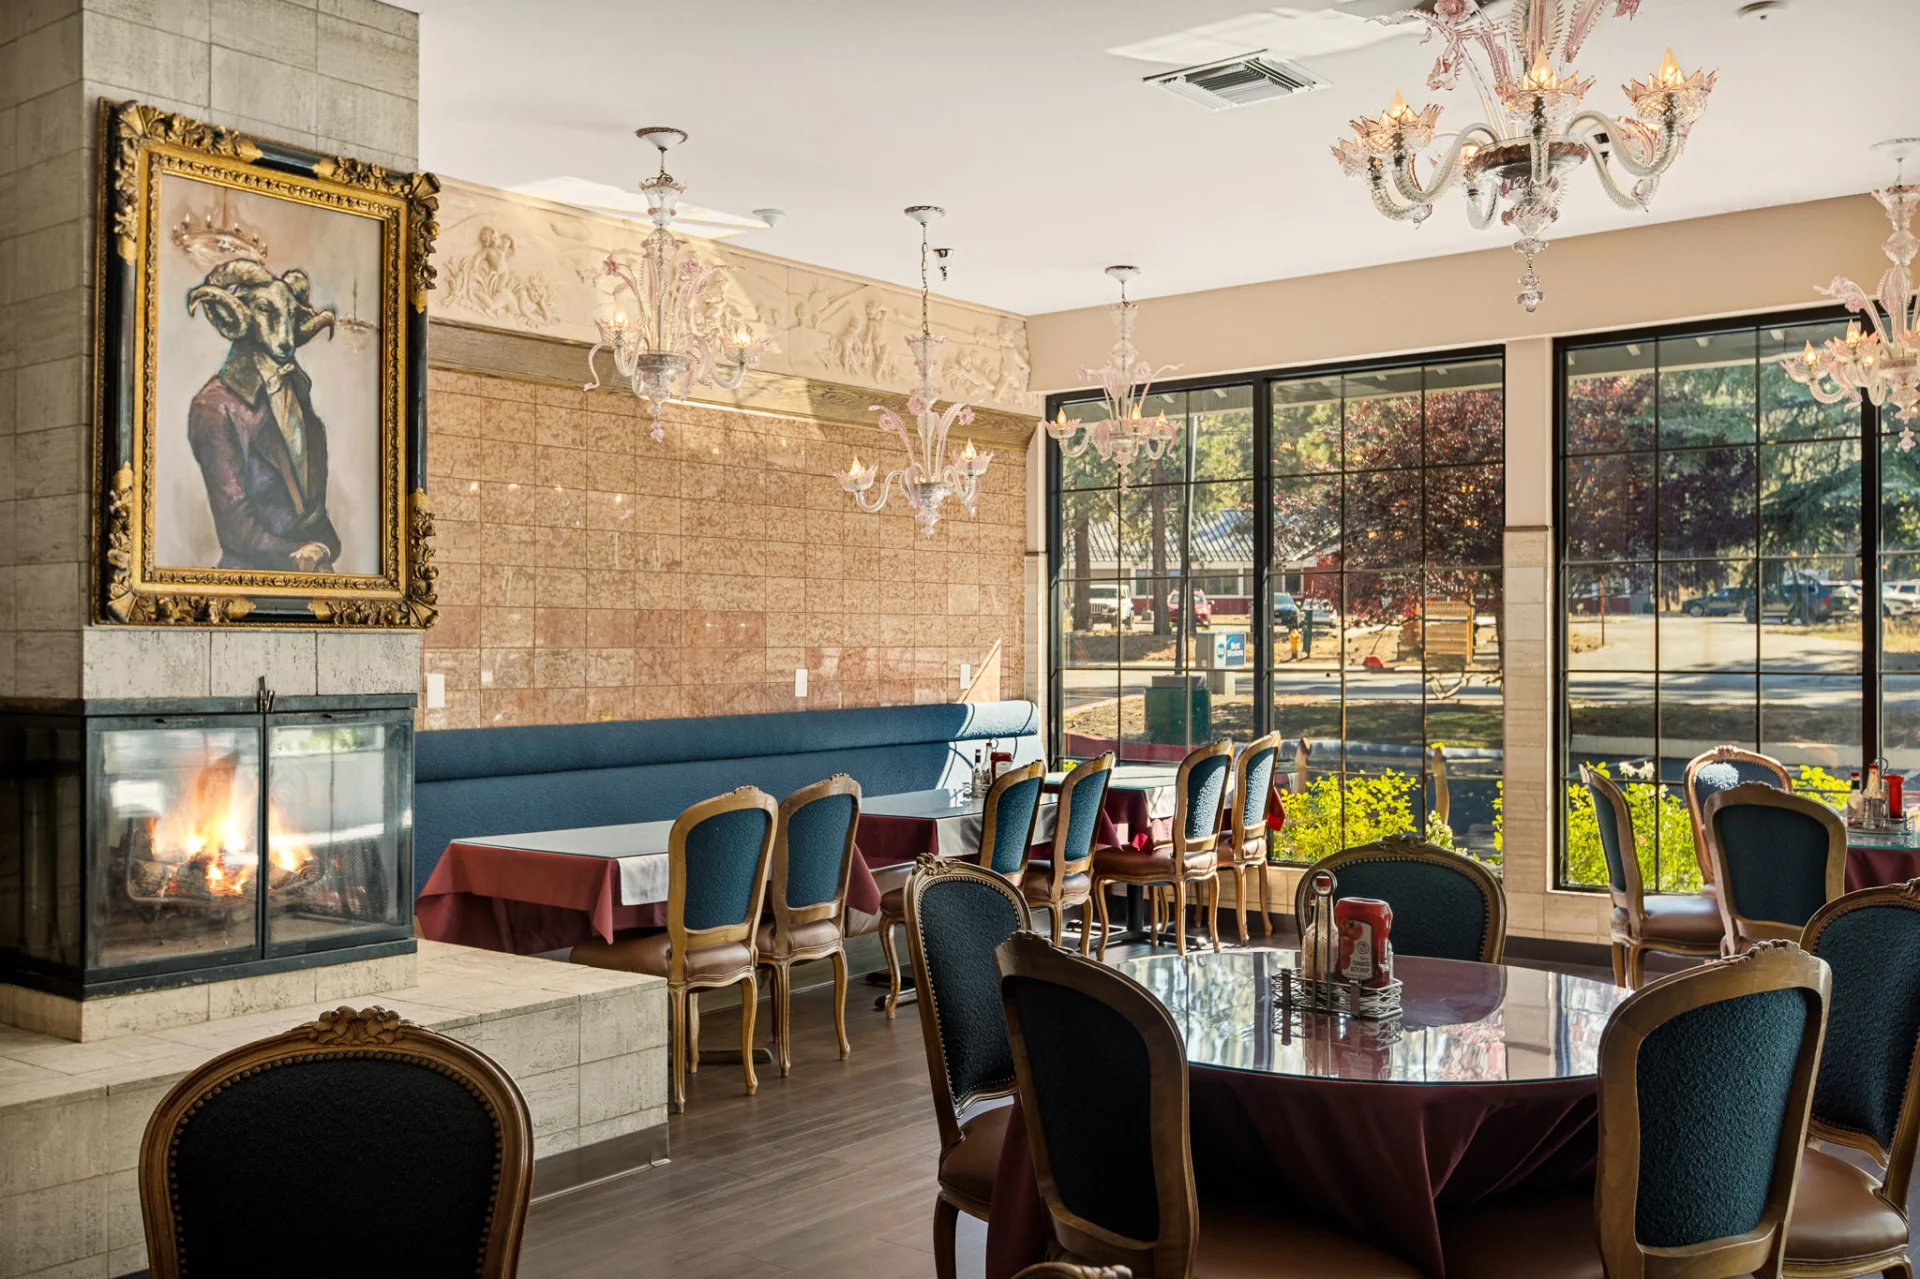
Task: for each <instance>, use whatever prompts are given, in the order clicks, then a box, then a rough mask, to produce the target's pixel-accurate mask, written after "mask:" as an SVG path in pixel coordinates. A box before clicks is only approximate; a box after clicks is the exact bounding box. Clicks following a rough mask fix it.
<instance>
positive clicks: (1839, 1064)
mask: <svg viewBox="0 0 1920 1279" xmlns="http://www.w3.org/2000/svg"><path fill="white" fill-rule="evenodd" d="M1806 944H1807V948H1808V949H1809V950H1811V951H1812V952H1813V953H1814V954H1816V955H1818V956H1819V957H1820V958H1821V959H1823V960H1825V961H1826V962H1827V964H1828V966H1829V967H1830V968H1831V969H1832V970H1833V1002H1832V1005H1831V1007H1829V1009H1828V1010H1827V1046H1826V1051H1825V1052H1824V1053H1823V1054H1822V1055H1821V1058H1820V1078H1819V1082H1818V1083H1817V1084H1816V1085H1815V1086H1814V1093H1813V1121H1814V1126H1815V1128H1814V1130H1815V1132H1816V1133H1817V1134H1818V1135H1820V1136H1823V1137H1829V1138H1831V1139H1833V1140H1837V1141H1841V1142H1845V1143H1846V1144H1848V1145H1854V1146H1861V1147H1863V1148H1865V1149H1868V1150H1869V1151H1871V1153H1872V1154H1873V1155H1874V1156H1875V1157H1876V1158H1877V1159H1879V1160H1880V1162H1881V1163H1882V1164H1883V1165H1885V1166H1886V1169H1887V1180H1888V1186H1887V1190H1888V1192H1889V1198H1890V1200H1891V1202H1893V1203H1896V1204H1904V1203H1905V1202H1906V1201H1907V1182H1908V1179H1909V1177H1910V1176H1911V1175H1912V1171H1913V1158H1914V1147H1915V1137H1916V1130H1917V1129H1920V1098H1916V1093H1920V1077H1916V1071H1915V1069H1914V1065H1915V1060H1916V1055H1917V1054H1920V881H1916V882H1914V883H1907V884H1896V885H1894V886H1892V887H1890V888H1869V889H1865V890H1863V891H1861V892H1857V893H1848V894H1847V895H1846V896H1844V897H1841V898H1838V899H1836V900H1835V901H1833V902H1830V903H1829V904H1828V905H1827V906H1825V907H1824V908H1822V909H1821V911H1820V912H1819V913H1818V914H1816V915H1815V916H1814V918H1813V920H1812V921H1811V922H1809V923H1808V925H1807V933H1806ZM1896 1179H1897V1184H1896Z"/></svg>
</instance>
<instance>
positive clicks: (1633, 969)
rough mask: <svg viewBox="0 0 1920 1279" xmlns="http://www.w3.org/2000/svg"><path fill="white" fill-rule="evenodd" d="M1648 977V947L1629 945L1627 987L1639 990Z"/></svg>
mask: <svg viewBox="0 0 1920 1279" xmlns="http://www.w3.org/2000/svg"><path fill="white" fill-rule="evenodd" d="M1646 979H1647V948H1646V947H1645V946H1629V947H1627V989H1628V990H1638V989H1640V986H1641V983H1643V982H1645V981H1646Z"/></svg>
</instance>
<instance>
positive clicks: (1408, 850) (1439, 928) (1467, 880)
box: [1293, 833, 1507, 964]
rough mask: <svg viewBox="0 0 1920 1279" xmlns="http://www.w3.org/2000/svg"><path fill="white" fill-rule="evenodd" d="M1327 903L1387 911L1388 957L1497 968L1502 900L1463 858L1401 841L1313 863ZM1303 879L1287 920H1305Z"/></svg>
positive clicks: (1503, 930)
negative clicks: (1323, 879)
mask: <svg viewBox="0 0 1920 1279" xmlns="http://www.w3.org/2000/svg"><path fill="white" fill-rule="evenodd" d="M1313 869H1314V870H1329V871H1332V872H1333V874H1334V878H1335V879H1336V881H1337V885H1336V887H1335V888H1334V892H1333V896H1334V900H1336V901H1338V900H1339V899H1340V898H1342V897H1377V898H1379V899H1380V900H1382V901H1384V902H1386V903H1387V905H1389V906H1391V907H1392V908H1393V950H1394V953H1395V954H1396V955H1417V956H1421V957H1424V958H1433V959H1470V960H1478V961H1479V962H1480V963H1483V964H1497V963H1499V962H1500V956H1501V955H1502V954H1504V953H1505V952H1506V948H1507V894H1506V890H1505V889H1504V888H1502V887H1501V885H1500V877H1499V876H1498V875H1495V874H1494V873H1493V872H1492V871H1490V870H1488V869H1487V868H1486V867H1485V866H1483V865H1481V864H1480V863H1479V862H1477V861H1475V860H1473V858H1471V857H1464V856H1462V855H1461V854H1459V853H1455V852H1449V851H1448V850H1446V849H1444V848H1438V847H1436V846H1434V845H1432V844H1429V843H1427V842H1425V841H1424V840H1422V839H1421V838H1420V837H1419V836H1417V835H1413V834H1409V833H1401V834H1396V835H1388V836H1387V837H1386V838H1384V839H1377V840H1375V841H1374V842H1372V843H1370V844H1361V845H1359V846H1357V847H1354V848H1347V849H1342V850H1341V851H1340V852H1337V853H1333V854H1330V855H1328V856H1326V857H1323V858H1321V859H1320V860H1319V861H1317V862H1315V863H1314V864H1313ZM1312 895H1313V886H1312V883H1311V876H1308V875H1302V876H1301V877H1300V883H1299V885H1298V886H1297V887H1296V888H1295V890H1294V897H1293V912H1294V918H1295V919H1297V920H1301V921H1303V922H1302V923H1301V927H1302V928H1304V927H1306V924H1305V923H1304V921H1305V919H1306V917H1307V902H1308V898H1310V897H1311V896H1312Z"/></svg>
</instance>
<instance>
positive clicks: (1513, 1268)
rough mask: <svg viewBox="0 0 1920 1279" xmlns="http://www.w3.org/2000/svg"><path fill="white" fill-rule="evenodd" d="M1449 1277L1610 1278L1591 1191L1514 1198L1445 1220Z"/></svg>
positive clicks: (1506, 1198)
mask: <svg viewBox="0 0 1920 1279" xmlns="http://www.w3.org/2000/svg"><path fill="white" fill-rule="evenodd" d="M1441 1239H1442V1243H1443V1245H1444V1247H1445V1249H1446V1254H1447V1279H1520V1277H1521V1276H1523V1275H1524V1276H1525V1277H1526V1279H1606V1270H1605V1268H1604V1267H1603V1266H1602V1265H1601V1264H1600V1239H1599V1236H1598V1235H1597V1234H1596V1233H1595V1227H1594V1219H1593V1188H1592V1187H1591V1186H1585V1185H1583V1186H1581V1187H1580V1188H1579V1189H1578V1190H1575V1191H1569V1192H1568V1193H1566V1194H1559V1195H1550V1196H1536V1195H1510V1196H1507V1197H1505V1198H1502V1199H1499V1200H1495V1201H1492V1202H1490V1203H1487V1204H1485V1205H1481V1206H1476V1207H1474V1208H1470V1209H1466V1210H1464V1211H1462V1212H1458V1213H1452V1214H1449V1215H1448V1216H1446V1217H1444V1218H1442V1220H1441Z"/></svg>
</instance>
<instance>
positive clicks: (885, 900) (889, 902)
mask: <svg viewBox="0 0 1920 1279" xmlns="http://www.w3.org/2000/svg"><path fill="white" fill-rule="evenodd" d="M880 913H881V914H882V915H885V916H887V917H888V918H891V919H905V918H906V917H907V890H906V888H905V887H904V886H902V887H900V888H889V889H888V890H887V891H886V892H884V893H881V894H880Z"/></svg>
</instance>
